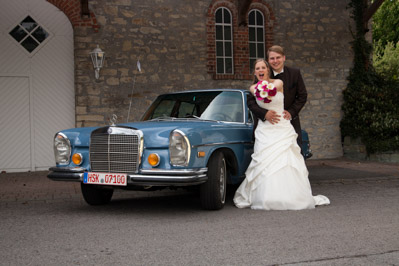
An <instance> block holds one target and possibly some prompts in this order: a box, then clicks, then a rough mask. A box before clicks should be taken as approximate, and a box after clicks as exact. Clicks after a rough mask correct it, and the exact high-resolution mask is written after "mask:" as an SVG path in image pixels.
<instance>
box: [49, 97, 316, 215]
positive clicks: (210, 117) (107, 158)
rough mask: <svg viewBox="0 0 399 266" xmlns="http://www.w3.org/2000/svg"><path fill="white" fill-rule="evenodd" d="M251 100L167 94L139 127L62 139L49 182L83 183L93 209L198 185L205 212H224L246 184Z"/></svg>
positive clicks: (77, 132)
mask: <svg viewBox="0 0 399 266" xmlns="http://www.w3.org/2000/svg"><path fill="white" fill-rule="evenodd" d="M247 93H249V92H248V91H247V90H237V89H220V90H196V91H184V92H177V93H169V94H163V95H160V96H158V97H157V98H156V99H155V101H154V102H153V103H152V104H151V106H150V107H149V108H148V110H147V111H146V112H145V113H144V115H143V117H142V119H141V121H140V122H133V123H126V124H118V125H114V124H112V125H110V126H105V127H87V128H74V129H68V130H63V131H61V132H58V133H57V134H56V135H55V138H54V152H55V160H56V167H52V168H50V173H49V174H48V177H49V178H50V179H52V180H57V181H77V182H81V190H82V194H83V197H84V199H85V201H86V202H87V203H88V204H90V205H101V204H106V203H108V202H109V201H110V200H111V198H112V194H113V190H114V189H115V188H122V189H129V190H149V191H150V190H155V189H162V188H166V187H187V186H195V187H197V188H199V191H200V202H201V205H202V207H203V208H204V209H210V210H216V209H221V208H222V207H223V206H224V203H225V198H226V188H227V184H238V183H240V182H241V181H242V180H243V178H244V174H245V170H246V169H247V167H248V165H249V163H250V160H251V154H252V152H253V139H252V129H253V116H252V114H251V113H250V112H249V110H248V108H247V105H246V98H247ZM304 136H305V138H307V134H306V133H305V134H304ZM304 143H305V146H304V148H305V149H304V150H305V153H304V154H305V157H307V156H309V154H310V152H309V149H308V145H309V144H308V141H307V140H306V139H305V141H304Z"/></svg>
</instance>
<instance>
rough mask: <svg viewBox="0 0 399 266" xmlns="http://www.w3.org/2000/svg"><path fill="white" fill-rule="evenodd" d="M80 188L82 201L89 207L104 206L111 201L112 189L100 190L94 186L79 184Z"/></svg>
mask: <svg viewBox="0 0 399 266" xmlns="http://www.w3.org/2000/svg"><path fill="white" fill-rule="evenodd" d="M80 188H81V190H82V195H83V198H84V200H85V201H86V202H87V203H88V204H89V205H105V204H108V203H109V202H110V201H111V198H112V195H113V194H114V190H113V189H101V188H98V187H96V186H94V185H88V184H84V183H81V184H80Z"/></svg>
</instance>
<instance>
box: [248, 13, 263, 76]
mask: <svg viewBox="0 0 399 266" xmlns="http://www.w3.org/2000/svg"><path fill="white" fill-rule="evenodd" d="M264 21H265V20H264V17H263V14H262V12H260V11H259V10H257V9H253V10H251V11H250V12H249V14H248V30H249V65H250V73H252V71H253V69H252V68H253V65H254V62H255V60H256V59H257V58H264V57H265V24H264Z"/></svg>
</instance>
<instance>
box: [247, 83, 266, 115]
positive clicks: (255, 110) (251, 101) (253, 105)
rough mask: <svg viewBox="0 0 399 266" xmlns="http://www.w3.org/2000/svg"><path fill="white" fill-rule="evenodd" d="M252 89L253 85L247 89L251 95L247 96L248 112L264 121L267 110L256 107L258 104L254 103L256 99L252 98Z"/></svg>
mask: <svg viewBox="0 0 399 266" xmlns="http://www.w3.org/2000/svg"><path fill="white" fill-rule="evenodd" d="M254 89H255V85H252V86H251V87H250V88H249V91H250V92H251V93H250V94H248V96H247V105H248V108H249V110H251V112H252V113H253V114H254V115H255V117H256V118H258V119H261V120H262V121H265V120H266V113H267V111H268V110H267V109H264V108H262V107H260V106H259V105H258V103H257V102H256V99H255V96H254Z"/></svg>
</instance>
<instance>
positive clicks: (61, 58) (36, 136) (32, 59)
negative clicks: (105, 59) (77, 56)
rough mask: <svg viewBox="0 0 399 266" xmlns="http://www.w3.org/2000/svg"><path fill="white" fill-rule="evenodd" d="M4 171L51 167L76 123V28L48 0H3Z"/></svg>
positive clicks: (0, 136)
mask: <svg viewBox="0 0 399 266" xmlns="http://www.w3.org/2000/svg"><path fill="white" fill-rule="evenodd" d="M0 6H1V7H2V8H1V9H0V29H1V39H0V58H2V64H0V93H1V95H2V97H1V99H0V105H1V106H0V114H1V115H0V117H1V118H0V145H1V146H0V147H1V152H0V171H6V172H22V171H36V170H47V169H48V168H49V167H50V166H53V165H54V164H55V163H54V155H53V147H52V143H53V137H54V134H55V133H56V132H57V131H59V130H62V129H65V128H71V127H74V126H75V92H74V61H73V60H74V55H73V29H72V26H71V23H70V22H69V20H68V18H67V17H66V16H65V14H64V13H62V12H61V11H60V10H58V9H57V8H56V7H55V6H53V5H52V4H50V3H48V2H47V1H46V0H14V1H7V0H0Z"/></svg>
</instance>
